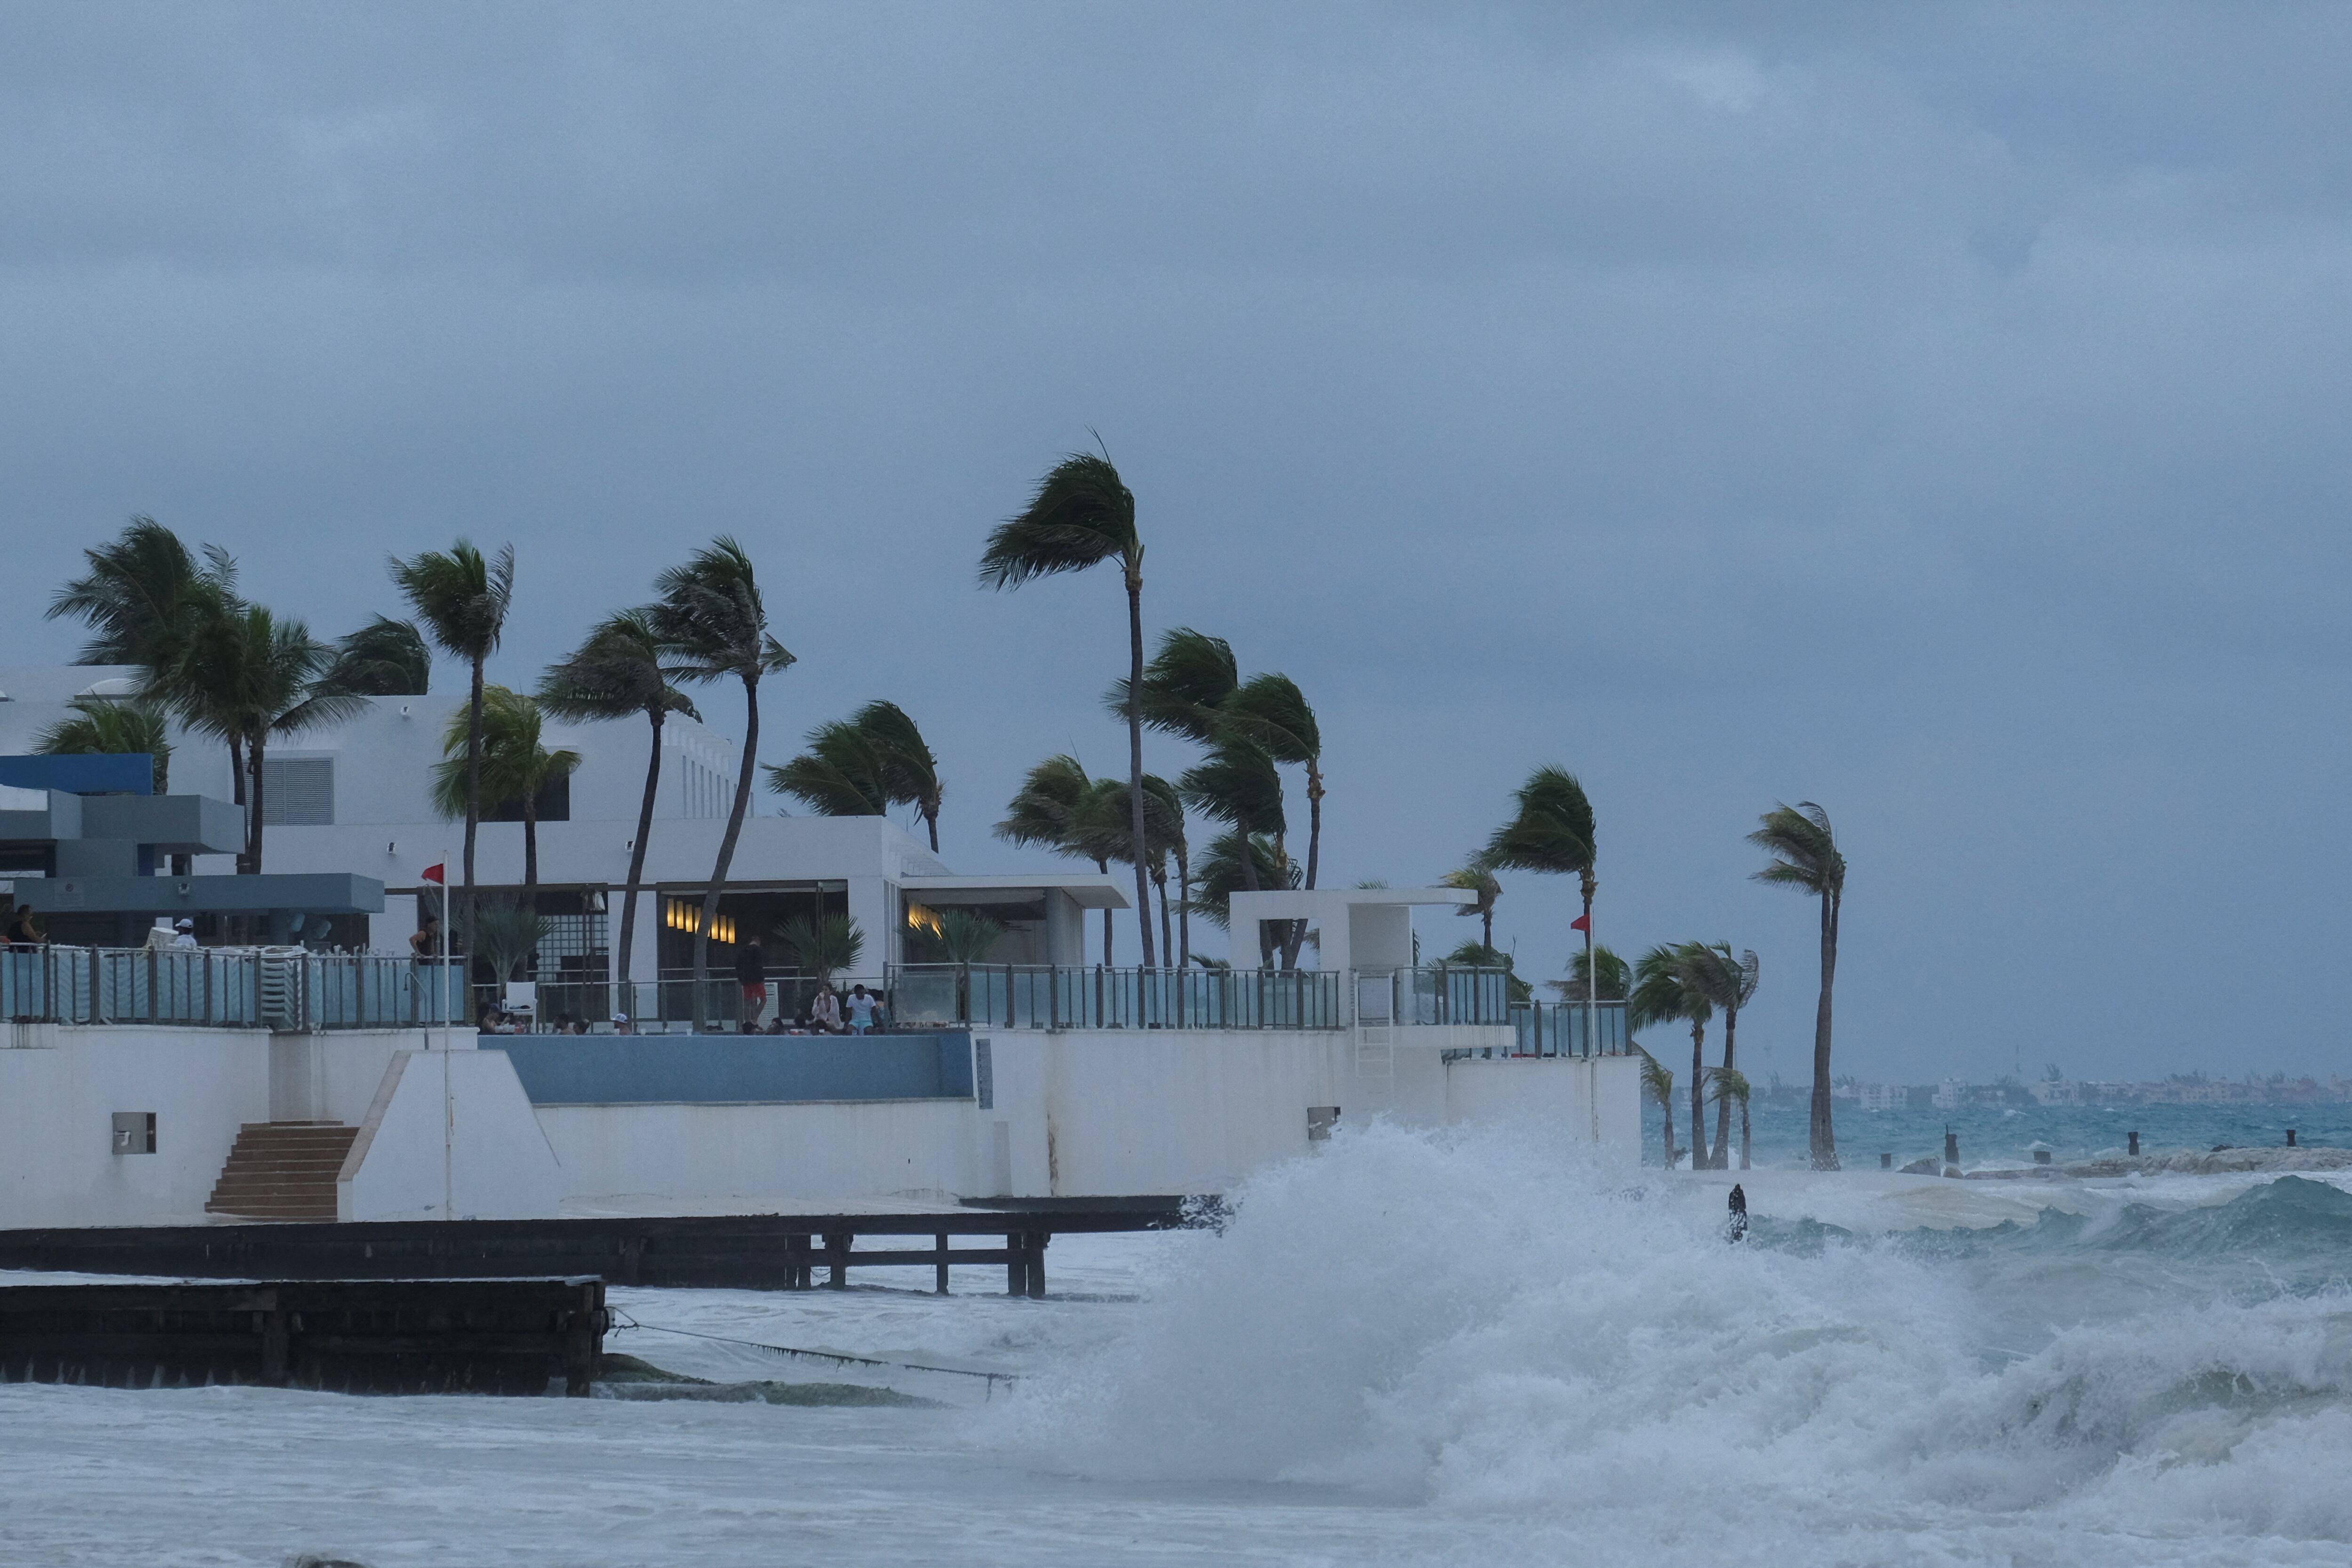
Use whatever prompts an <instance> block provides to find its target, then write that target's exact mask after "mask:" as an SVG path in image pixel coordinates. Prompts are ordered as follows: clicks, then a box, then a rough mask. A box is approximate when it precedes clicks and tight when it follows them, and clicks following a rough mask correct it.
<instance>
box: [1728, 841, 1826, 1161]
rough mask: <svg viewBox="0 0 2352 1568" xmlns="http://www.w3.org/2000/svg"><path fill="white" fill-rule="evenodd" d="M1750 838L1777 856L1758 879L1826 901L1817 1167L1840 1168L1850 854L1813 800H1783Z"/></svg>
mask: <svg viewBox="0 0 2352 1568" xmlns="http://www.w3.org/2000/svg"><path fill="white" fill-rule="evenodd" d="M1748 842H1749V843H1751V844H1754V845H1755V846H1756V847H1757V848H1758V849H1759V850H1762V851H1763V852H1765V853H1766V854H1768V855H1770V856H1771V857H1772V862H1771V863H1770V864H1769V865H1768V866H1766V867H1765V868H1764V869H1763V870H1762V871H1759V872H1758V873H1756V880H1757V881H1758V882H1769V883H1779V884H1780V885H1781V886H1783V887H1794V888H1801V889H1802V890H1803V891H1805V892H1807V893H1810V894H1812V895H1813V896H1814V897H1816V898H1818V899H1820V900H1821V901H1822V998H1821V1003H1820V1005H1819V1007H1817V1008H1816V1009H1814V1012H1813V1103H1812V1124H1811V1148H1812V1157H1813V1168H1814V1169H1815V1170H1817V1171H1833V1170H1835V1169H1837V1168H1838V1157H1837V1132H1836V1129H1835V1128H1834V1127H1832V1125H1831V1124H1830V992H1831V988H1832V987H1833V986H1835V985H1836V983H1837V946H1838V913H1839V907H1840V906H1841V905H1842V904H1844V902H1845V856H1843V855H1842V854H1840V853H1839V852H1838V847H1837V838H1836V836H1835V835H1834V834H1832V832H1831V831H1830V814H1829V813H1828V812H1827V811H1824V810H1822V809H1821V808H1820V807H1819V806H1816V805H1815V804H1813V802H1811V800H1800V801H1799V802H1797V804H1796V805H1794V806H1793V807H1792V806H1788V805H1777V806H1774V807H1773V808H1772V810H1769V811H1767V812H1765V813H1764V816H1763V818H1762V825H1761V826H1760V827H1759V828H1758V829H1757V830H1756V831H1754V832H1752V833H1750V834H1748Z"/></svg>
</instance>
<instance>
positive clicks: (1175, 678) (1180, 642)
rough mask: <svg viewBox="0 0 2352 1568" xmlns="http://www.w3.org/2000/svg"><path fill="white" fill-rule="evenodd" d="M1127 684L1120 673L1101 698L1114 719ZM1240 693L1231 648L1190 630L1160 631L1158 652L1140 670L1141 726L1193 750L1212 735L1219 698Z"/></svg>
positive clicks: (1123, 712) (1122, 711)
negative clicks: (1178, 741)
mask: <svg viewBox="0 0 2352 1568" xmlns="http://www.w3.org/2000/svg"><path fill="white" fill-rule="evenodd" d="M1133 689H1134V685H1133V683H1132V682H1130V681H1129V679H1128V677H1127V676H1125V675H1121V676H1120V677H1119V678H1118V679H1117V680H1115V681H1113V682H1112V683H1111V684H1110V689H1109V690H1108V691H1107V692H1105V693H1104V694H1103V706H1105V707H1108V709H1109V710H1110V712H1111V716H1113V717H1114V718H1117V719H1119V720H1120V721H1121V722H1124V721H1125V720H1126V718H1127V705H1128V693H1129V691H1131V690H1133ZM1240 689H1241V671H1240V667H1239V666H1238V665H1237V664H1235V663H1234V649H1233V644H1232V643H1227V642H1226V641H1225V640H1224V639H1223V637H1212V636H1210V635H1209V634H1208V633H1207V632H1196V631H1194V630H1193V629H1192V627H1190V626H1179V627H1177V628H1175V629H1174V630H1173V631H1171V632H1162V633H1160V651H1159V652H1158V653H1154V654H1152V655H1151V663H1150V664H1146V665H1145V666H1144V667H1143V722H1144V724H1145V725H1146V726H1147V727H1150V728H1152V729H1156V730H1158V731H1160V733H1161V734H1162V735H1172V736H1175V737H1177V738H1179V739H1181V740H1189V741H1192V743H1193V744H1194V745H1196V746H1207V745H1209V744H1210V743H1211V742H1212V741H1213V740H1215V739H1216V737H1217V730H1218V727H1219V725H1220V723H1221V721H1222V719H1223V709H1224V705H1225V699H1227V698H1228V697H1230V696H1232V695H1234V693H1235V692H1236V691H1239V690H1240Z"/></svg>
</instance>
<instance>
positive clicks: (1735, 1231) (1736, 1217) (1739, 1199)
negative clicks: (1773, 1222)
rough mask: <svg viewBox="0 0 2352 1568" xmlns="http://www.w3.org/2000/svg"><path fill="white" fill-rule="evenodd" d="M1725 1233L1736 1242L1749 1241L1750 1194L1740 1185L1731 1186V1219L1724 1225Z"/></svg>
mask: <svg viewBox="0 0 2352 1568" xmlns="http://www.w3.org/2000/svg"><path fill="white" fill-rule="evenodd" d="M1724 1233H1725V1234H1726V1235H1727V1236H1728V1237H1729V1238H1730V1239H1732V1240H1734V1241H1745V1240H1747V1239H1748V1194H1747V1193H1745V1192H1743V1191H1742V1190H1740V1186H1739V1184H1738V1182H1734V1183H1732V1184H1731V1218H1730V1219H1729V1220H1727V1222H1726V1223H1725V1225H1724Z"/></svg>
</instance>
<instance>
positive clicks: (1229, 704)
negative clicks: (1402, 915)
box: [1224, 674, 1492, 969]
mask: <svg viewBox="0 0 2352 1568" xmlns="http://www.w3.org/2000/svg"><path fill="white" fill-rule="evenodd" d="M1224 722H1225V726H1226V728H1227V729H1228V730H1229V731H1230V732H1231V733H1233V734H1235V735H1239V736H1240V737H1243V738H1244V739H1245V740H1248V741H1251V742H1254V743H1255V745H1257V746H1258V747H1262V748H1263V749H1264V750H1265V754H1266V755H1267V756H1268V757H1271V758H1274V760H1275V761H1276V762H1280V763H1286V764H1289V765H1290V766H1293V767H1297V768H1305V769H1306V770H1307V876H1306V880H1305V882H1304V883H1301V884H1300V885H1302V886H1305V887H1313V886H1314V885H1315V873H1316V870H1317V868H1318V862H1320V860H1321V858H1322V852H1323V732H1322V730H1321V728H1320V727H1318V725H1317V724H1316V722H1315V710H1314V709H1313V708H1311V707H1309V706H1307V698H1306V696H1305V695H1303V694H1302V693H1301V692H1300V691H1299V689H1298V686H1297V683H1296V682H1294V681H1292V680H1291V678H1290V677H1289V676H1288V675H1277V674H1265V675H1252V676H1251V677H1250V678H1249V679H1248V680H1246V681H1244V682H1243V683H1242V685H1241V689H1240V690H1238V691H1236V692H1234V695H1232V696H1230V697H1227V698H1226V699H1225V705H1224ZM1276 842H1277V843H1279V842H1280V834H1279V833H1277V834H1276ZM1287 925H1288V927H1289V929H1288V931H1287V932H1286V935H1285V936H1284V937H1283V943H1282V967H1284V968H1286V969H1293V968H1297V967H1298V947H1299V944H1300V942H1301V941H1302V940H1304V938H1305V937H1306V936H1307V923H1306V922H1305V921H1303V920H1294V921H1290V922H1288V923H1287ZM1489 946H1492V944H1491V943H1490V944H1489Z"/></svg>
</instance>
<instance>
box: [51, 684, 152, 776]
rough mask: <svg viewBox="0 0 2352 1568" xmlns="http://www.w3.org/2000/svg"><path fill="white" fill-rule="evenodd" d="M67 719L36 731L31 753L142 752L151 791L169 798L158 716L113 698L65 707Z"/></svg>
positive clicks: (79, 699) (85, 700)
mask: <svg viewBox="0 0 2352 1568" xmlns="http://www.w3.org/2000/svg"><path fill="white" fill-rule="evenodd" d="M67 706H69V707H71V708H72V709H73V711H74V716H73V717H71V718H64V719H59V720H58V722H57V723H55V724H53V725H51V726H49V727H48V728H47V729H45V730H43V731H41V733H40V734H39V736H37V737H35V739H34V741H33V749H34V750H35V751H36V752H37V753H39V754H40V755H41V756H43V757H89V756H97V755H101V754H103V755H110V756H124V755H132V754H136V753H139V752H145V753H146V754H147V755H148V756H150V757H152V758H154V762H155V768H154V788H155V793H156V794H158V795H163V794H168V793H169V792H170V784H169V779H170V778H171V772H172V742H171V740H170V738H169V737H167V736H166V735H165V734H164V726H163V713H162V712H161V711H160V710H159V709H157V708H156V707H154V706H152V705H151V704H147V703H140V702H121V701H119V700H117V699H115V698H112V697H76V698H74V699H73V701H72V702H70V703H68V705H67Z"/></svg>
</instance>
